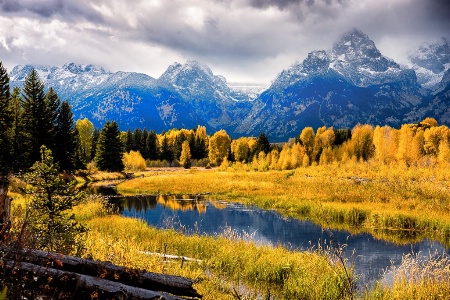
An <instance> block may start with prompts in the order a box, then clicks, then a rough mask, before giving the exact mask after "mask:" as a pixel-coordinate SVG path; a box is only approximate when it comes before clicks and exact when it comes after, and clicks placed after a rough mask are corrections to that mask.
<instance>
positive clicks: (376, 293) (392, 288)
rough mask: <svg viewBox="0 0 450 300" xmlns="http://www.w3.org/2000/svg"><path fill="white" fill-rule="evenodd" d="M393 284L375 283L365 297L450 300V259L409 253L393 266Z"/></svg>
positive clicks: (380, 299)
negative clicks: (397, 264) (398, 264)
mask: <svg viewBox="0 0 450 300" xmlns="http://www.w3.org/2000/svg"><path fill="white" fill-rule="evenodd" d="M390 273H391V274H392V280H393V283H391V284H389V283H379V284H378V285H377V286H376V287H375V288H374V289H373V290H371V291H370V292H367V293H366V295H365V298H366V299H379V300H382V299H398V300H400V299H423V300H425V299H442V300H444V299H450V258H449V257H448V256H439V255H430V256H428V257H426V256H425V257H424V256H421V255H420V254H414V255H413V254H409V255H405V256H404V257H403V260H402V263H401V265H400V266H398V267H397V268H393V269H392V270H391V271H390Z"/></svg>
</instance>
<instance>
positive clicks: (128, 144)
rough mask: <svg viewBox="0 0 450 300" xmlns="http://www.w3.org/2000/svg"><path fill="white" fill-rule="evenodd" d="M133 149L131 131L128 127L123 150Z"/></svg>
mask: <svg viewBox="0 0 450 300" xmlns="http://www.w3.org/2000/svg"><path fill="white" fill-rule="evenodd" d="M131 150H133V133H132V132H131V130H130V128H128V130H127V140H126V142H125V152H130V151H131Z"/></svg>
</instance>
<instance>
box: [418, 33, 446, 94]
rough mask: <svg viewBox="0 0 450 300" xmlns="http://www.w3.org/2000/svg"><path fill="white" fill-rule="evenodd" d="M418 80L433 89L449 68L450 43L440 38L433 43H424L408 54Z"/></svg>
mask: <svg viewBox="0 0 450 300" xmlns="http://www.w3.org/2000/svg"><path fill="white" fill-rule="evenodd" d="M409 61H410V62H411V64H412V68H413V70H414V71H416V74H417V78H418V82H419V83H420V84H421V85H422V86H423V87H425V88H428V89H431V90H433V89H435V88H436V87H437V86H438V85H439V83H440V82H441V80H442V79H443V77H444V74H445V72H446V71H447V70H448V69H450V45H449V42H448V41H447V40H446V39H445V38H442V39H441V40H439V41H435V42H433V43H424V44H422V45H421V46H420V47H419V49H417V50H416V51H415V52H414V53H412V54H410V55H409Z"/></svg>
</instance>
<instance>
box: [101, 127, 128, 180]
mask: <svg viewBox="0 0 450 300" xmlns="http://www.w3.org/2000/svg"><path fill="white" fill-rule="evenodd" d="M122 158H123V144H122V141H121V140H120V131H119V126H118V125H117V123H116V122H115V121H113V122H110V121H108V122H106V124H105V126H103V128H102V131H101V132H100V136H99V138H98V141H97V151H96V155H95V163H96V164H97V167H98V169H99V170H101V171H110V172H120V171H123V169H124V165H123V162H122Z"/></svg>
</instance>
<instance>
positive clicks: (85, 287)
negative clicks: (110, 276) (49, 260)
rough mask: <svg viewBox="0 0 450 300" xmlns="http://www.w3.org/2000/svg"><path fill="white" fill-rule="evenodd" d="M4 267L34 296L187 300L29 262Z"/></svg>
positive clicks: (6, 261) (14, 262)
mask: <svg viewBox="0 0 450 300" xmlns="http://www.w3.org/2000/svg"><path fill="white" fill-rule="evenodd" d="M3 269H4V270H3V271H4V272H5V273H4V274H5V275H6V276H12V275H14V276H18V277H19V278H20V279H21V280H22V283H23V284H24V287H23V288H22V289H27V290H29V291H28V292H27V293H29V294H30V296H32V297H33V298H34V297H35V296H39V297H42V296H44V295H45V296H47V297H51V298H52V299H56V298H59V299H65V298H71V299H92V298H94V299H133V300H143V299H150V300H152V299H154V300H157V299H158V300H183V299H187V298H183V297H178V296H173V295H170V294H167V293H164V292H155V291H151V290H147V289H143V288H137V287H133V286H129V285H125V284H122V283H120V282H114V281H110V280H106V279H101V278H97V277H93V276H89V275H84V274H78V273H73V272H68V271H64V270H57V269H53V268H50V267H43V266H38V265H34V264H31V263H27V262H19V263H17V262H16V261H12V260H5V261H4V264H3ZM22 292H24V290H22ZM36 293H39V295H36ZM41 293H43V294H44V295H42V294H41Z"/></svg>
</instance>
